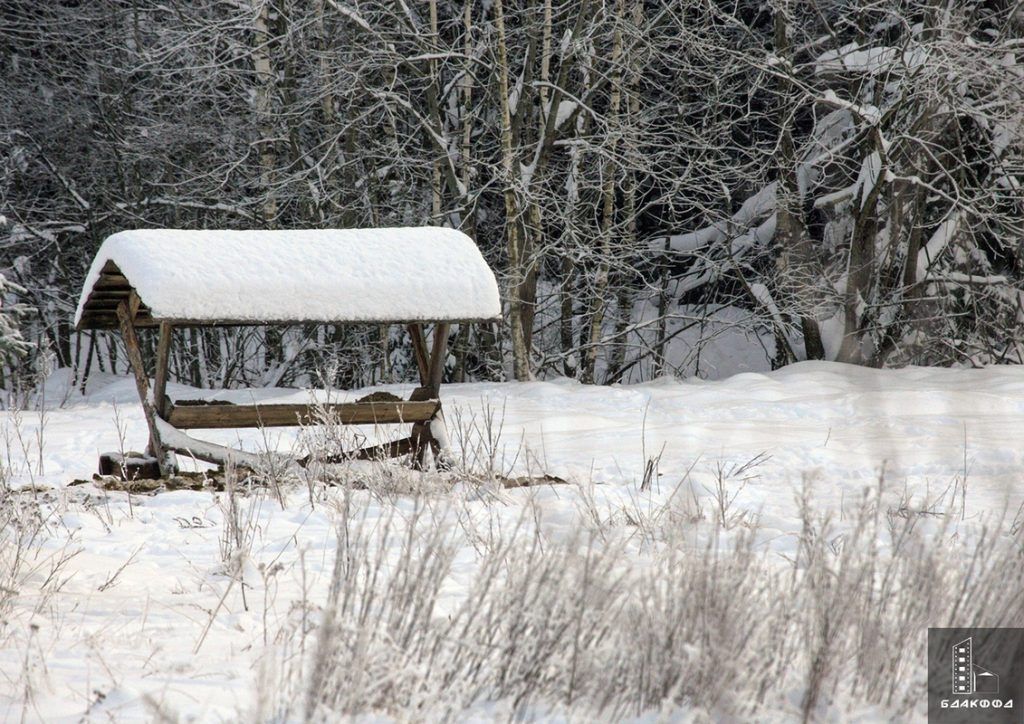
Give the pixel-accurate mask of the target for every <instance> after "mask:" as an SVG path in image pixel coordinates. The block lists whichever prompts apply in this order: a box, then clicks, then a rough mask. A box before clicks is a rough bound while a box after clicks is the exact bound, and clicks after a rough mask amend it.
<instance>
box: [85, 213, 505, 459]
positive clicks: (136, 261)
mask: <svg viewBox="0 0 1024 724" xmlns="http://www.w3.org/2000/svg"><path fill="white" fill-rule="evenodd" d="M500 314H501V303H500V301H499V297H498V286H497V283H496V281H495V278H494V274H493V272H492V271H491V269H490V267H488V265H487V262H486V261H484V258H483V256H481V254H480V251H479V250H478V249H477V247H476V244H475V243H474V242H473V240H472V239H470V238H469V237H468V236H466V235H465V234H463V233H461V232H459V231H456V230H453V229H443V228H429V227H424V228H393V229H351V230H337V229H326V230H301V231H217V230H205V231H180V230H171V229H145V230H135V231H123V232H120V233H118V234H114V235H113V236H111V237H109V238H108V239H107V240H106V241H104V242H103V245H102V246H101V247H100V249H99V251H98V252H97V254H96V258H95V260H94V261H93V263H92V267H91V268H90V270H89V274H88V276H87V277H86V280H85V285H84V288H83V290H82V296H81V299H80V301H79V303H78V311H77V313H76V316H75V324H76V326H77V328H78V329H96V330H115V329H116V330H120V332H121V335H122V337H123V338H124V344H125V349H126V350H127V353H128V359H129V362H130V363H131V367H132V371H133V373H134V375H135V382H136V386H137V387H138V392H139V399H140V401H141V403H142V407H143V410H144V412H145V416H146V422H147V424H148V426H149V444H148V453H149V454H150V455H151V456H152V457H154V458H156V460H157V461H158V464H159V466H160V472H161V474H167V473H168V472H171V470H172V469H173V466H174V463H173V456H172V455H170V453H171V452H177V453H180V454H183V455H188V456H191V457H195V458H197V459H200V460H205V461H207V462H212V463H219V464H223V463H224V462H225V461H226V460H227V459H228V458H230V457H232V456H233V454H237V456H239V457H236V458H235V459H240V456H242V455H243V454H242V453H240V452H239V451H234V450H232V449H231V448H225V447H221V446H218V445H214V444H212V443H208V442H204V441H201V440H197V439H195V438H192V437H190V436H189V435H187V434H185V433H183V432H181V431H182V430H192V429H211V428H245V427H264V426H265V427H275V426H278V427H283V426H293V425H299V424H305V423H308V422H310V421H312V420H314V419H316V415H318V414H320V412H321V411H326V412H327V413H328V414H330V415H331V419H336V420H338V421H339V422H340V423H342V424H349V425H375V424H395V423H412V432H411V434H410V435H409V437H407V438H403V439H400V440H397V441H394V442H390V443H386V444H383V445H378V446H375V447H372V448H365V449H363V450H359V451H356V452H355V453H354V457H358V458H371V457H378V456H380V457H385V456H387V457H394V456H400V455H405V454H412V455H413V459H414V461H415V463H416V464H417V465H419V464H422V462H423V457H424V452H425V450H426V449H427V447H431V448H433V450H434V452H435V453H436V452H437V451H438V447H439V446H440V445H441V444H442V441H443V440H444V436H443V435H441V434H439V431H438V430H437V428H436V427H435V426H436V425H439V424H443V421H442V419H441V418H440V414H441V400H440V387H441V379H442V373H443V369H444V359H445V346H446V342H447V339H448V329H449V325H450V324H452V323H456V322H460V323H465V322H489V321H494V320H496V319H497V318H499V317H500ZM297 323H325V324H339V323H378V324H382V323H401V324H404V325H406V326H407V328H408V331H409V333H410V335H411V337H412V344H413V349H414V350H415V354H416V363H417V366H418V368H419V377H420V386H419V387H418V388H416V389H415V390H414V391H413V393H412V394H411V395H410V397H409V399H407V400H402V399H398V398H394V396H388V395H380V394H374V395H371V396H370V397H369V399H367V398H364V400H362V401H357V402H346V403H335V404H324V405H294V404H253V405H234V404H225V403H223V402H220V403H208V402H204V401H202V400H171V399H170V398H169V397H168V396H167V394H166V390H167V370H168V359H169V353H170V348H171V341H172V332H173V330H174V328H175V327H208V326H233V325H272V324H297ZM427 323H433V324H434V327H433V342H432V344H431V345H430V346H429V348H428V345H427V341H426V337H425V334H424V326H423V325H424V324H427ZM140 328H154V329H158V330H159V338H158V341H157V346H156V360H155V365H154V370H155V374H154V377H153V380H152V384H151V383H150V379H149V377H148V375H147V373H146V366H145V361H144V360H143V355H142V349H141V347H140V345H139V340H138V335H137V330H138V329H140ZM382 398H385V399H382ZM108 465H109V461H108ZM102 467H103V461H102V459H101V468H102Z"/></svg>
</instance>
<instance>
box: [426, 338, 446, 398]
mask: <svg viewBox="0 0 1024 724" xmlns="http://www.w3.org/2000/svg"><path fill="white" fill-rule="evenodd" d="M447 348H448V323H447V322H438V323H437V324H435V325H434V344H433V345H431V347H430V368H429V370H428V374H429V377H428V378H427V387H429V388H430V389H431V391H432V392H433V393H434V395H435V396H436V395H437V393H438V391H439V390H440V389H441V379H442V378H443V377H444V358H445V350H446V349H447Z"/></svg>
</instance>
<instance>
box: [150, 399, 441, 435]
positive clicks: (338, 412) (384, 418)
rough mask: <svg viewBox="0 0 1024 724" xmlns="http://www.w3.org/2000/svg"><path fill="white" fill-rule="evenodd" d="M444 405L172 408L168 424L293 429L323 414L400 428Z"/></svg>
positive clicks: (343, 421) (355, 422)
mask: <svg viewBox="0 0 1024 724" xmlns="http://www.w3.org/2000/svg"><path fill="white" fill-rule="evenodd" d="M440 404H441V403H440V402H439V401H438V400H425V401H416V402H409V401H405V400H402V401H398V402H347V403H334V404H325V405H172V406H171V408H170V410H168V413H167V417H166V420H167V421H168V422H169V423H170V424H171V425H173V426H174V427H177V428H181V429H184V430H188V429H217V428H233V427H293V426H296V425H308V424H311V423H316V422H317V421H319V417H318V415H319V414H320V411H322V410H323V411H327V412H328V413H329V414H330V415H331V416H332V417H334V418H335V419H337V420H338V422H340V423H341V424H343V425H375V424H397V423H403V422H425V421H427V420H430V419H431V418H432V417H433V416H434V415H435V414H436V412H437V409H438V407H440Z"/></svg>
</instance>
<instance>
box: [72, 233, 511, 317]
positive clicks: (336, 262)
mask: <svg viewBox="0 0 1024 724" xmlns="http://www.w3.org/2000/svg"><path fill="white" fill-rule="evenodd" d="M108 261H109V262H113V263H114V264H116V265H117V267H118V269H120V270H121V272H122V273H123V274H124V276H125V277H127V279H128V281H129V283H130V284H131V285H132V287H134V289H135V291H136V292H137V293H138V295H139V297H140V298H141V300H142V303H143V304H144V305H146V306H147V307H148V308H149V310H150V311H151V314H152V317H153V318H154V319H168V320H181V321H192V322H242V323H244V322H253V323H256V322H264V321H266V322H287V321H322V322H360V321H375V322H376V321H381V322H385V321H396V322H397V321H441V320H477V319H492V318H494V317H497V316H499V315H500V314H501V304H500V301H499V298H498V286H497V283H496V281H495V279H494V274H493V273H492V272H491V269H490V268H489V267H488V266H487V262H486V261H484V258H483V256H481V254H480V251H479V250H478V249H477V247H476V244H475V243H474V242H473V240H472V239H470V238H469V237H468V236H466V235H465V234H463V233H462V232H459V231H456V230H454V229H444V228H436V227H422V228H394V229H348V230H338V229H326V230H301V231H217V230H208V231H180V230H171V229H145V230H136V231H123V232H120V233H118V234H114V235H113V236H111V237H109V238H108V239H107V240H106V241H105V242H103V245H102V246H101V247H100V250H99V252H98V253H97V255H96V259H95V260H94V261H93V264H92V268H91V269H90V270H89V275H88V277H87V278H86V282H85V285H84V289H83V291H82V298H81V299H80V300H79V303H78V312H77V314H76V315H75V323H76V325H77V324H78V323H79V322H80V321H81V320H82V315H83V312H84V311H85V310H86V307H87V300H88V298H89V294H90V292H92V290H93V286H94V285H95V284H96V282H97V281H98V280H99V278H100V275H101V271H102V269H103V267H104V265H105V264H106V263H107V262H108ZM89 307H90V308H91V307H92V303H90V304H89ZM87 324H88V320H87Z"/></svg>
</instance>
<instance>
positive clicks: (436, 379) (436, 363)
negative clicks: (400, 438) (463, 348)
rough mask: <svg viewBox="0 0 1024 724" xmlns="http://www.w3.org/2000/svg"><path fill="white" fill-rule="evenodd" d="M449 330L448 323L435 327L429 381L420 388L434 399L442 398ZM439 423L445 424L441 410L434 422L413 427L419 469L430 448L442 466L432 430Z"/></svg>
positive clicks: (438, 445) (414, 458)
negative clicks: (433, 425)
mask: <svg viewBox="0 0 1024 724" xmlns="http://www.w3.org/2000/svg"><path fill="white" fill-rule="evenodd" d="M448 330H449V325H448V323H447V322H438V323H437V324H435V325H434V342H433V344H432V345H431V347H430V364H429V366H428V367H427V380H426V382H425V383H424V386H423V388H420V389H421V390H423V389H424V388H425V392H426V394H428V395H429V396H430V397H433V398H438V397H439V396H440V390H441V380H442V379H443V378H444V359H445V350H446V349H447V347H448ZM417 392H420V390H416V391H415V392H413V394H414V395H415V394H416V393H417ZM420 394H423V393H420ZM438 421H440V424H442V425H443V424H444V419H443V418H442V417H441V412H440V408H439V409H438V412H437V414H436V415H435V416H434V418H433V419H432V420H428V421H426V422H422V423H417V424H415V425H413V426H412V436H411V437H412V442H413V450H414V455H413V465H414V467H416V468H417V469H422V468H423V463H424V460H425V456H426V453H427V448H428V447H429V448H430V449H431V451H432V452H433V454H434V460H435V462H436V463H438V464H440V453H441V445H440V443H439V442H438V440H437V438H435V437H434V434H433V431H432V430H431V429H430V428H431V425H432V424H434V423H435V422H438Z"/></svg>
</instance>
